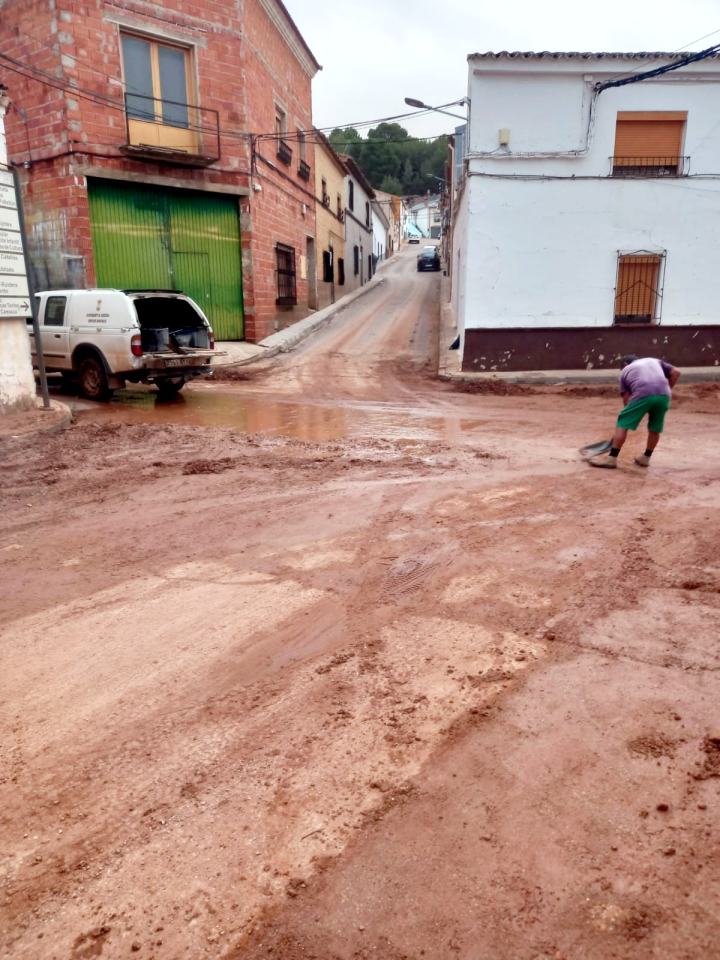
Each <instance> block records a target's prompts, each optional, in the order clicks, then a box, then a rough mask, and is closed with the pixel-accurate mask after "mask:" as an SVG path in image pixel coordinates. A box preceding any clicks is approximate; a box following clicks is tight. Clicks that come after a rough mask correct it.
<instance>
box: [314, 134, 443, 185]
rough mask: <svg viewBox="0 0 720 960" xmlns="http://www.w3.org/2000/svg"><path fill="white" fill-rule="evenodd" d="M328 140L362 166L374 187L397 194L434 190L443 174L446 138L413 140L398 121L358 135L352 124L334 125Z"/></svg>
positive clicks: (339, 151) (340, 151)
mask: <svg viewBox="0 0 720 960" xmlns="http://www.w3.org/2000/svg"><path fill="white" fill-rule="evenodd" d="M329 140H330V142H331V143H332V145H333V146H334V147H335V149H336V150H337V151H338V153H347V154H349V155H350V156H351V157H352V158H353V160H355V161H356V162H357V163H358V164H359V165H360V167H361V168H362V170H363V172H364V174H365V176H366V177H367V178H368V180H369V181H370V183H371V184H372V186H373V187H374V188H375V189H376V190H385V191H386V192H387V193H395V194H398V195H400V196H407V195H409V194H415V195H417V194H424V193H426V192H427V191H428V190H430V191H431V192H432V193H436V192H437V190H438V187H439V186H440V184H439V183H438V181H437V180H435V179H433V178H434V177H440V178H442V177H444V171H445V162H446V159H447V143H448V141H447V137H437V138H436V139H434V140H415V139H413V138H412V137H411V136H410V134H409V133H408V132H407V130H406V129H405V128H404V127H401V126H400V124H399V123H381V124H379V125H378V126H377V127H373V128H372V129H371V130H369V131H368V135H367V137H362V136H360V134H359V133H358V131H357V130H356V129H355V128H354V127H344V128H342V127H336V129H335V130H333V132H332V133H331V134H330V137H329Z"/></svg>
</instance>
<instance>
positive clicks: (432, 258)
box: [417, 247, 440, 270]
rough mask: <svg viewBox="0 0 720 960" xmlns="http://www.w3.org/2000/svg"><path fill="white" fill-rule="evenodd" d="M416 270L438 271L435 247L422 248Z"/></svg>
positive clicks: (436, 249)
mask: <svg viewBox="0 0 720 960" xmlns="http://www.w3.org/2000/svg"><path fill="white" fill-rule="evenodd" d="M417 268H418V270H439V269H440V254H439V253H438V248H437V247H423V249H422V253H419V254H418V258H417Z"/></svg>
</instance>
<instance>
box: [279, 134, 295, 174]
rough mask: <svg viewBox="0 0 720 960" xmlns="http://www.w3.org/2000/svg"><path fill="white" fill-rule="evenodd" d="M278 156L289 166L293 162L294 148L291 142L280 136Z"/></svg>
mask: <svg viewBox="0 0 720 960" xmlns="http://www.w3.org/2000/svg"><path fill="white" fill-rule="evenodd" d="M277 158H278V160H280V161H281V162H282V163H284V164H285V165H286V166H288V167H289V166H290V164H291V163H292V149H291V147H290V144H289V143H287V142H286V141H285V140H281V139H279V138H278V142H277Z"/></svg>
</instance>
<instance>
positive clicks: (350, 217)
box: [344, 173, 373, 293]
mask: <svg viewBox="0 0 720 960" xmlns="http://www.w3.org/2000/svg"><path fill="white" fill-rule="evenodd" d="M351 181H352V182H353V184H354V191H353V193H354V204H353V205H354V210H350V186H349V184H350V182H351ZM369 202H370V198H369V196H368V195H367V194H366V193H365V191H364V190H363V188H362V186H361V185H360V183H359V182H358V181H357V180H356V179H355V178H354V177H353V176H352V174H350V173H349V174H348V176H347V178H346V180H345V287H344V292H345V293H351V292H352V291H353V290H356V289H357V288H358V287H360V286H362V284H364V283H367V281H368V279H369V277H368V256H371V255H372V245H373V234H372V217H371V220H370V226H369V227H366V226H365V204H366V203H369ZM355 246H357V247H358V248H359V249H360V269H359V272H358V273H357V274H355V272H354V256H353V247H355Z"/></svg>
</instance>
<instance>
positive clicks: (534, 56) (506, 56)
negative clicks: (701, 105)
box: [468, 50, 720, 60]
mask: <svg viewBox="0 0 720 960" xmlns="http://www.w3.org/2000/svg"><path fill="white" fill-rule="evenodd" d="M691 52H693V51H690V50H688V51H686V52H685V53H662V52H658V51H655V52H650V51H640V52H637V53H614V52H608V51H600V52H598V53H592V52H580V51H572V50H571V51H567V52H563V51H557V50H539V51H535V50H499V51H498V52H497V53H493V52H492V51H488V52H487V53H471V54H469V55H468V60H680V59H682V57H686V56H687V55H688V53H691ZM718 58H720V53H714V54H712V55H711V56H709V57H708V58H707V59H708V60H717V59H718Z"/></svg>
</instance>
